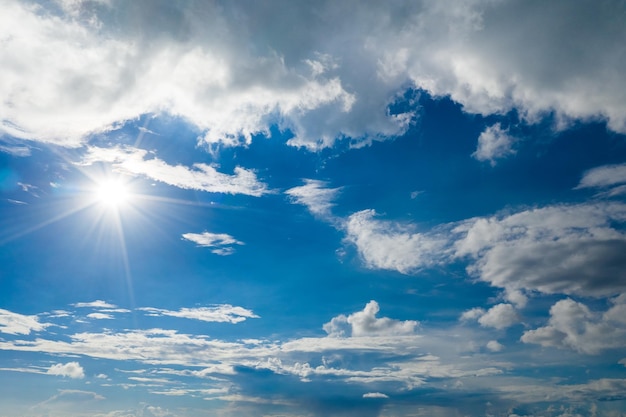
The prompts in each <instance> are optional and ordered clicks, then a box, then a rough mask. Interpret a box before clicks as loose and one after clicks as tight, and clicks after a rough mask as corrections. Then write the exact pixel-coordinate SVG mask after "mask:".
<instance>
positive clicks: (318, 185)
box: [285, 179, 341, 217]
mask: <svg viewBox="0 0 626 417" xmlns="http://www.w3.org/2000/svg"><path fill="white" fill-rule="evenodd" d="M304 182H305V184H304V185H301V186H299V187H294V188H291V189H289V190H287V191H285V194H287V195H289V196H290V197H291V198H292V201H293V202H294V203H296V204H302V205H304V206H306V207H307V208H308V209H309V211H310V212H311V213H313V214H314V215H316V216H320V217H328V216H331V209H332V207H333V205H334V204H333V200H334V199H335V197H336V196H337V194H338V193H339V192H340V191H341V188H327V185H328V183H326V182H324V181H319V180H311V179H305V180H304Z"/></svg>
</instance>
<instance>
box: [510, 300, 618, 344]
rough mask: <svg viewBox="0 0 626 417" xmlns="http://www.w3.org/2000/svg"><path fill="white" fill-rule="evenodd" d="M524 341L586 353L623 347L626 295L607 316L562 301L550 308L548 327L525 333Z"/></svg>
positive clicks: (613, 302)
mask: <svg viewBox="0 0 626 417" xmlns="http://www.w3.org/2000/svg"><path fill="white" fill-rule="evenodd" d="M522 342H524V343H536V344H539V345H542V346H551V347H557V348H561V349H573V350H576V351H578V352H580V353H585V354H599V353H600V352H602V351H604V350H607V349H616V348H621V347H623V346H624V345H625V344H626V294H622V295H620V296H619V297H616V298H614V299H612V306H611V307H610V308H609V309H608V310H607V311H605V312H603V313H601V312H594V311H592V310H590V309H589V307H587V306H586V305H585V304H583V303H581V302H578V301H574V300H572V299H570V298H567V299H565V300H560V301H558V302H556V303H555V304H554V305H553V306H552V307H551V308H550V319H549V320H548V324H547V325H546V326H543V327H539V328H537V329H535V330H528V331H526V332H524V335H523V336H522Z"/></svg>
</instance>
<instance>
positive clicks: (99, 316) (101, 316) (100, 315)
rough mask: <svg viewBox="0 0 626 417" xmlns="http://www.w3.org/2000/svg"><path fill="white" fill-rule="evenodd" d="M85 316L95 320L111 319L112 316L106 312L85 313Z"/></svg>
mask: <svg viewBox="0 0 626 417" xmlns="http://www.w3.org/2000/svg"><path fill="white" fill-rule="evenodd" d="M87 317H88V318H90V319H96V320H112V319H113V318H114V317H113V316H112V315H111V314H106V313H90V314H87Z"/></svg>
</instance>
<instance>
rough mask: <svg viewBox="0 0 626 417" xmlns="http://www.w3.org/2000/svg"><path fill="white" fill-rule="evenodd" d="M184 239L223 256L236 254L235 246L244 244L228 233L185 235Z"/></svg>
mask: <svg viewBox="0 0 626 417" xmlns="http://www.w3.org/2000/svg"><path fill="white" fill-rule="evenodd" d="M183 239H186V240H189V241H191V242H194V243H196V244H197V245H198V246H202V247H206V248H213V249H212V250H211V252H212V253H214V254H216V255H222V256H227V255H232V254H233V253H234V252H235V249H234V248H233V245H243V244H244V243H243V242H240V241H238V240H237V239H235V238H234V237H232V236H231V235H228V234H226V233H210V232H202V233H184V234H183Z"/></svg>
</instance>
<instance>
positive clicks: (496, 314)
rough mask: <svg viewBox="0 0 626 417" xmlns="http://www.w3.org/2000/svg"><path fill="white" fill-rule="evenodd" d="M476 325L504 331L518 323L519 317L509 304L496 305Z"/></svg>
mask: <svg viewBox="0 0 626 417" xmlns="http://www.w3.org/2000/svg"><path fill="white" fill-rule="evenodd" d="M478 323H480V325H481V326H483V327H493V328H496V329H505V328H507V327H510V326H512V325H514V324H516V323H519V316H518V315H517V312H516V311H515V309H514V308H513V306H512V305H511V304H497V305H495V306H493V307H491V308H490V309H489V310H487V312H486V313H485V314H483V315H482V316H481V317H480V318H479V319H478Z"/></svg>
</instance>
